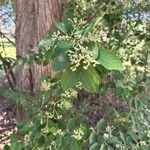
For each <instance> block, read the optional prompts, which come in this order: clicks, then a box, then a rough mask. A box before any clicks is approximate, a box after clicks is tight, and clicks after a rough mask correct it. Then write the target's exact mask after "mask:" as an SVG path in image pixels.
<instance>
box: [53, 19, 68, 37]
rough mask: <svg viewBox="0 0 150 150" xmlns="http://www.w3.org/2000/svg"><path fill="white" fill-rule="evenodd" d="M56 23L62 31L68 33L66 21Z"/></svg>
mask: <svg viewBox="0 0 150 150" xmlns="http://www.w3.org/2000/svg"><path fill="white" fill-rule="evenodd" d="M54 24H55V26H56V27H57V29H59V30H60V31H61V32H63V33H65V34H66V33H67V29H66V27H65V24H64V23H61V22H59V21H55V22H54Z"/></svg>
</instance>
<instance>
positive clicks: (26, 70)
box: [15, 0, 63, 121]
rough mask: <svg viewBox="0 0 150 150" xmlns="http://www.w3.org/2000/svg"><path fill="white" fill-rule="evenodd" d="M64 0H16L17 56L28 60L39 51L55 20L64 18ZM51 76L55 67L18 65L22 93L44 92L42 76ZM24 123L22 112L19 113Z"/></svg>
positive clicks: (19, 118) (18, 78)
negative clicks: (39, 46) (33, 53)
mask: <svg viewBox="0 0 150 150" xmlns="http://www.w3.org/2000/svg"><path fill="white" fill-rule="evenodd" d="M62 1H63V0H15V17H16V50H17V55H19V56H21V57H26V56H27V55H28V53H29V51H30V50H34V51H35V52H37V51H38V46H37V44H38V42H39V41H40V40H41V39H42V38H43V37H44V36H45V35H46V34H47V31H48V30H50V29H53V22H54V20H59V19H60V18H61V15H62V4H63V2H62ZM50 74H51V66H50V65H47V66H46V67H44V66H43V65H37V64H35V63H32V64H31V65H22V63H21V62H20V61H18V63H17V70H16V75H17V78H16V79H17V81H16V88H17V90H18V91H19V92H29V93H33V94H36V93H38V92H39V91H40V85H41V77H43V76H44V75H50ZM18 114H19V116H18V120H19V121H20V120H22V118H23V116H22V109H20V110H18Z"/></svg>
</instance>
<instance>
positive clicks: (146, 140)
mask: <svg viewBox="0 0 150 150" xmlns="http://www.w3.org/2000/svg"><path fill="white" fill-rule="evenodd" d="M149 113H150V112H149V109H148V107H147V104H146V103H145V102H143V101H142V100H131V105H130V107H129V108H128V109H126V110H124V111H123V112H117V111H115V112H114V113H113V114H112V115H111V116H109V119H108V120H107V124H106V122H105V121H104V119H101V120H100V121H99V122H98V123H97V129H96V131H95V132H92V133H91V135H90V138H89V142H90V145H91V146H90V148H91V149H94V148H95V149H106V150H109V149H111V150H113V149H114V150H120V149H122V150H129V149H135V150H148V149H149V148H150V136H149V132H150V129H149V123H150V119H149V117H148V116H149Z"/></svg>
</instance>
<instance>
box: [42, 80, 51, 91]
mask: <svg viewBox="0 0 150 150" xmlns="http://www.w3.org/2000/svg"><path fill="white" fill-rule="evenodd" d="M51 86H52V85H51V83H50V82H47V81H46V80H44V81H43V82H42V84H41V90H42V91H48V90H49V89H50V88H51Z"/></svg>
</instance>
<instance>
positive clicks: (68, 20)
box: [63, 18, 74, 34]
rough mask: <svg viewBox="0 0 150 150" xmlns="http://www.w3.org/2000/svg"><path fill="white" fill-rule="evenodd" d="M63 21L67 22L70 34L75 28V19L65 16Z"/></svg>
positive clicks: (66, 25)
mask: <svg viewBox="0 0 150 150" xmlns="http://www.w3.org/2000/svg"><path fill="white" fill-rule="evenodd" d="M63 23H64V24H65V27H66V29H67V33H69V34H70V33H71V32H72V31H73V29H74V26H73V21H71V20H70V19H68V18H64V20H63Z"/></svg>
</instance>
